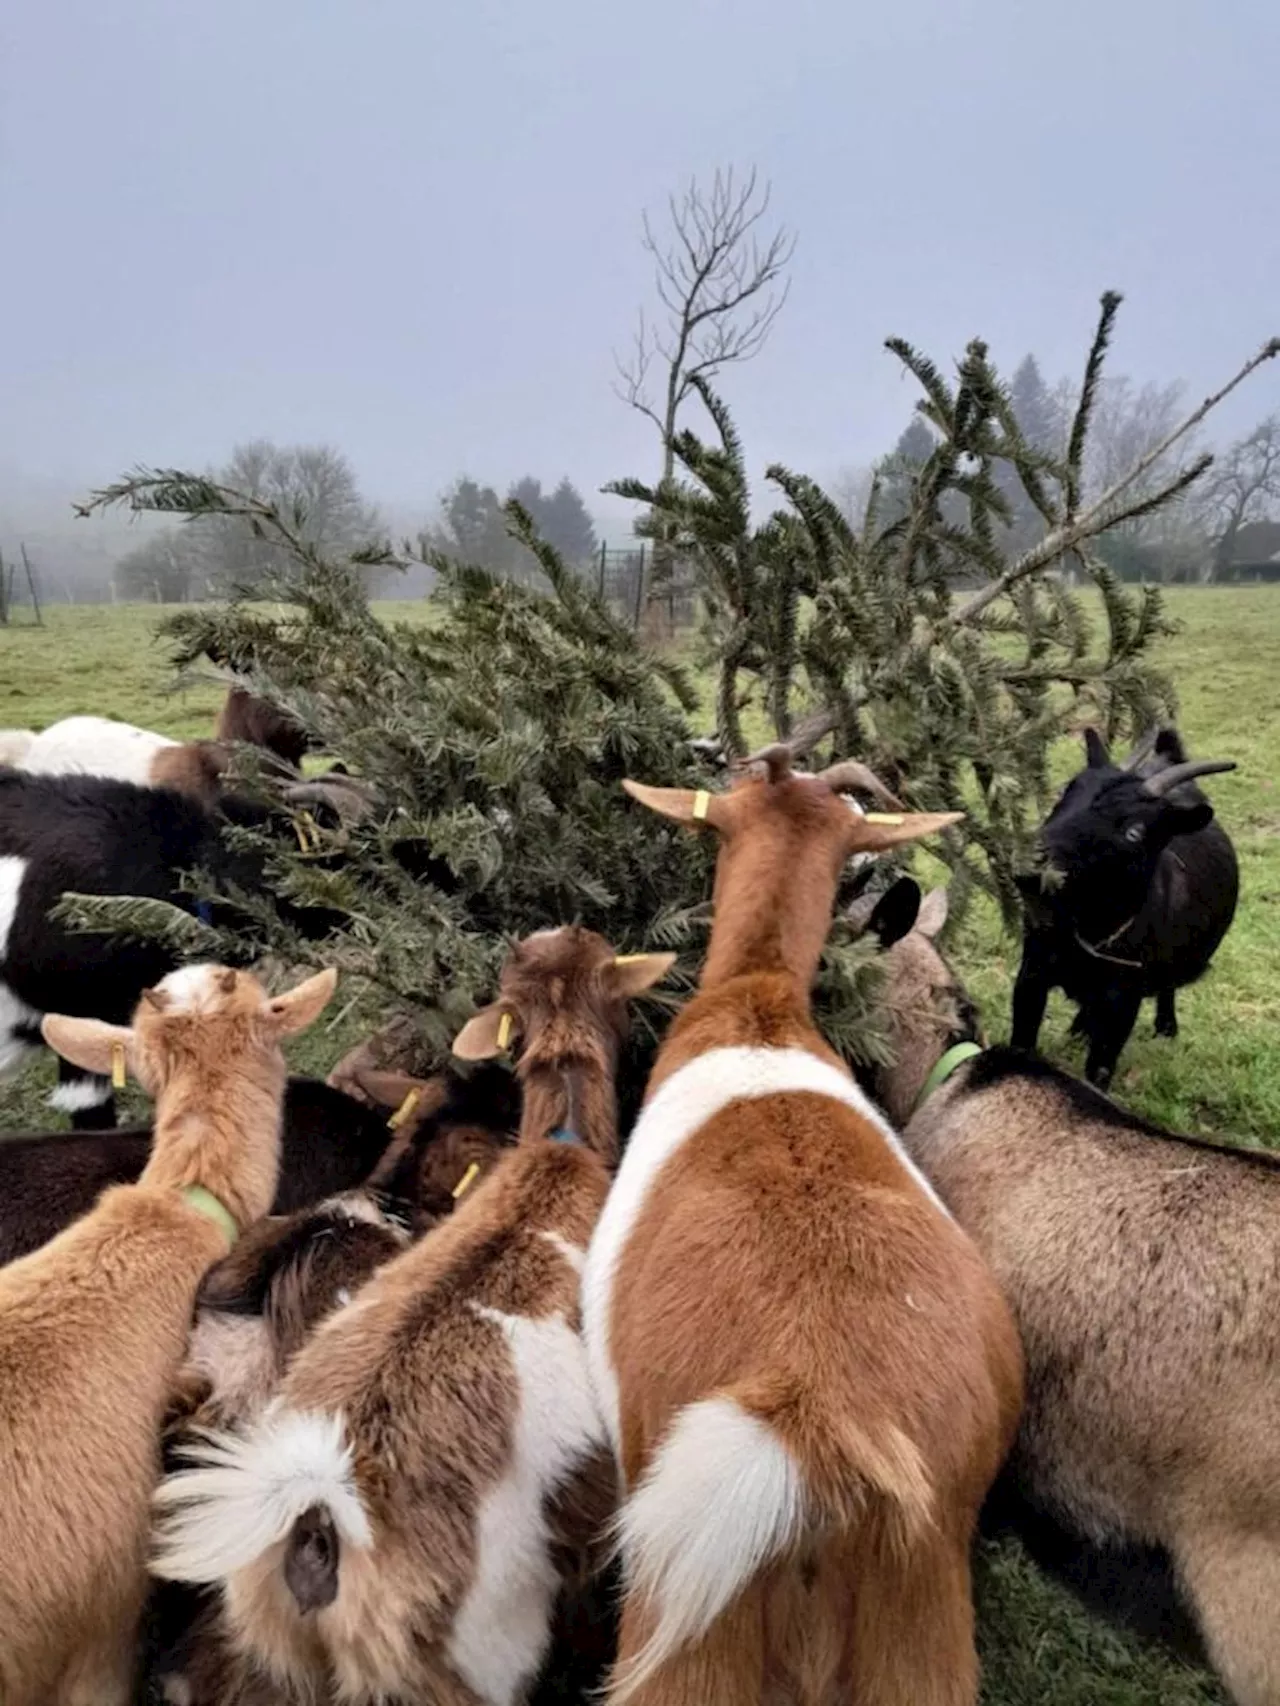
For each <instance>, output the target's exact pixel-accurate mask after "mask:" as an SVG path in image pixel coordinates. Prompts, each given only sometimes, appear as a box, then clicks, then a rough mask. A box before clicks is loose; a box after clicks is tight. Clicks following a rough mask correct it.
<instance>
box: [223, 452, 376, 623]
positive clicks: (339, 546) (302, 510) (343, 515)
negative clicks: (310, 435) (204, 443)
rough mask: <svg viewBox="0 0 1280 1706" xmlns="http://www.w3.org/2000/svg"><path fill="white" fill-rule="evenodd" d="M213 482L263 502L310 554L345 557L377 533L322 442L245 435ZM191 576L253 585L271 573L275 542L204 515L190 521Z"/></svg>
mask: <svg viewBox="0 0 1280 1706" xmlns="http://www.w3.org/2000/svg"><path fill="white" fill-rule="evenodd" d="M214 477H215V478H216V479H217V481H218V483H219V484H220V485H222V486H226V487H228V488H229V489H231V490H232V491H236V492H239V493H241V494H243V495H244V496H246V497H249V498H252V499H254V500H255V501H256V502H258V503H262V504H268V505H270V506H271V507H272V508H273V509H274V510H276V511H277V512H278V513H279V514H280V515H281V516H282V517H283V518H284V519H285V520H286V521H287V522H288V524H289V526H290V527H291V528H292V529H293V531H294V533H295V535H296V537H297V538H298V539H300V540H301V541H303V542H304V543H305V544H307V545H310V546H314V547H315V548H316V549H317V550H318V551H322V552H326V553H329V554H333V553H345V554H350V553H351V552H352V551H354V550H356V549H358V548H359V547H360V546H362V545H365V544H367V543H368V542H369V541H370V540H371V539H372V538H373V537H374V536H375V535H376V533H377V531H378V526H379V523H378V516H377V512H376V511H375V510H374V509H373V508H372V507H371V506H370V505H369V504H367V503H366V502H365V500H364V498H363V497H362V496H361V493H360V486H359V482H358V480H357V479H356V475H355V471H354V469H353V468H352V466H351V464H350V463H349V462H348V461H347V458H346V457H345V456H344V455H343V454H342V452H341V451H340V450H336V449H334V448H333V446H331V445H327V444H295V445H276V444H273V443H272V442H271V441H270V440H269V439H265V438H258V439H253V440H251V441H250V442H248V443H246V444H241V445H237V447H236V448H235V450H233V451H232V453H231V457H230V460H229V461H228V462H227V464H226V465H225V467H223V468H221V469H219V470H218V472H217V474H216V475H215V476H214ZM189 548H190V549H192V551H193V552H194V554H195V556H196V563H195V566H194V568H193V576H194V578H196V579H201V580H203V581H204V582H205V583H206V584H207V585H209V586H211V587H215V588H220V589H223V590H226V589H229V588H232V587H249V588H253V587H257V586H259V585H261V584H262V582H263V581H265V580H267V579H268V578H270V577H271V576H272V575H274V574H278V573H279V572H280V570H281V567H282V565H283V564H284V561H285V555H284V553H283V548H282V547H281V545H280V544H279V543H278V542H277V541H275V540H272V539H268V538H267V537H265V536H264V534H263V533H262V531H261V529H259V528H255V526H254V525H253V523H252V522H251V521H250V520H248V519H246V518H245V517H242V516H208V517H205V518H202V519H201V520H199V521H198V522H196V523H194V524H193V529H192V537H191V542H190V547H189Z"/></svg>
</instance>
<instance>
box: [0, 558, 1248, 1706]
mask: <svg viewBox="0 0 1280 1706" xmlns="http://www.w3.org/2000/svg"><path fill="white" fill-rule="evenodd" d="M1169 606H1170V610H1171V613H1172V614H1173V615H1174V616H1175V617H1176V618H1178V619H1179V620H1180V621H1181V622H1182V623H1183V625H1184V626H1183V631H1182V633H1181V634H1179V635H1178V636H1176V637H1175V638H1174V639H1172V640H1170V641H1168V642H1166V643H1165V646H1164V648H1163V650H1162V653H1161V658H1160V661H1161V663H1162V664H1163V666H1164V667H1165V668H1166V669H1167V670H1168V671H1169V673H1170V674H1171V676H1172V677H1173V680H1174V682H1175V684H1176V686H1177V690H1178V694H1179V699H1180V722H1181V726H1182V728H1183V730H1184V733H1185V735H1186V738H1187V740H1188V741H1189V743H1190V745H1191V748H1192V750H1193V752H1194V753H1195V754H1196V755H1197V756H1204V757H1224V758H1235V759H1237V760H1238V761H1239V763H1240V770H1239V771H1238V772H1236V773H1235V774H1234V775H1230V776H1224V777H1218V778H1215V779H1214V781H1213V782H1212V783H1211V788H1212V791H1213V798H1214V801H1215V803H1216V805H1217V807H1218V811H1219V815H1220V817H1221V819H1222V821H1223V823H1224V824H1225V825H1226V827H1227V828H1228V829H1229V830H1230V831H1231V833H1232V835H1233V836H1234V838H1235V841H1236V846H1237V849H1238V851H1239V854H1240V862H1241V890H1242V892H1241V904H1240V912H1239V915H1238V917H1237V920H1236V924H1235V926H1234V928H1233V930H1232V931H1231V933H1230V934H1229V935H1228V937H1227V939H1226V942H1225V943H1224V944H1223V946H1222V948H1221V950H1220V951H1219V953H1218V956H1217V959H1216V961H1215V963H1214V966H1213V969H1212V970H1211V972H1210V973H1209V975H1208V977H1206V978H1205V980H1204V981H1203V982H1202V983H1201V984H1200V985H1198V986H1197V987H1196V988H1194V989H1191V990H1188V991H1186V992H1184V994H1183V995H1181V996H1180V998H1179V1013H1180V1018H1181V1023H1182V1035H1181V1036H1180V1038H1179V1039H1178V1041H1177V1042H1176V1043H1173V1044H1170V1043H1168V1042H1162V1041H1158V1040H1156V1039H1154V1038H1153V1037H1152V1035H1151V1015H1150V1012H1144V1014H1143V1016H1142V1019H1141V1021H1140V1026H1139V1030H1138V1031H1137V1032H1136V1033H1135V1036H1134V1038H1133V1040H1132V1042H1131V1043H1130V1045H1129V1047H1128V1049H1127V1050H1126V1052H1125V1055H1124V1057H1123V1059H1122V1062H1121V1069H1120V1072H1119V1074H1118V1076H1117V1080H1116V1084H1115V1092H1116V1094H1117V1095H1118V1096H1119V1097H1120V1098H1121V1099H1122V1100H1123V1101H1125V1102H1127V1103H1128V1104H1130V1105H1131V1106H1132V1107H1134V1108H1135V1109H1137V1110H1138V1111H1139V1112H1141V1113H1143V1114H1145V1115H1147V1116H1148V1117H1150V1118H1153V1119H1157V1120H1161V1121H1163V1122H1165V1123H1168V1124H1171V1125H1175V1126H1180V1127H1182V1128H1183V1129H1185V1130H1190V1131H1195V1132H1206V1133H1211V1134H1212V1133H1216V1134H1219V1135H1230V1136H1235V1137H1238V1138H1240V1139H1243V1140H1245V1141H1249V1142H1259V1143H1264V1144H1271V1143H1273V1142H1274V1141H1275V1138H1276V1134H1280V1050H1277V1048H1276V1047H1275V1039H1276V1037H1277V1034H1280V1033H1278V1029H1277V1026H1278V1022H1280V986H1278V985H1277V981H1276V977H1275V972H1276V969H1277V967H1280V839H1278V838H1277V834H1276V831H1277V829H1280V792H1278V791H1277V787H1276V782H1275V778H1276V777H1277V776H1280V592H1276V591H1273V590H1270V589H1265V588H1239V589H1236V588H1231V589H1224V590H1217V589H1194V590H1178V591H1175V592H1173V593H1171V595H1170V599H1169ZM385 610H386V613H387V614H395V615H417V614H419V613H420V611H421V606H417V607H414V606H405V605H401V606H399V607H397V606H394V605H388V606H386V607H385ZM157 615H158V612H157V611H156V610H155V609H154V608H144V607H127V606H114V607H110V606H109V607H103V608H99V609H84V608H81V609H67V608H53V609H51V610H50V611H49V612H48V620H47V626H46V627H45V628H44V629H33V628H26V627H18V628H11V629H0V725H10V726H12V725H18V726H28V727H34V728H40V727H43V726H44V725H45V724H46V723H48V722H51V721H53V720H54V719H55V718H57V717H61V716H67V715H70V714H72V713H74V712H96V713H100V714H104V715H108V716H117V717H123V718H126V719H127V720H129V721H131V722H136V723H141V724H143V725H145V726H147V727H150V728H155V729H159V730H161V731H162V732H164V733H167V734H173V735H178V736H191V735H198V734H204V733H208V732H210V730H211V729H212V723H213V715H214V711H215V709H216V706H217V703H218V699H219V694H218V692H217V690H216V689H212V688H211V689H207V690H204V689H202V690H200V691H197V692H191V693H187V694H183V695H167V694H166V693H165V691H164V689H165V684H166V682H167V680H168V678H169V673H170V672H169V669H168V665H167V662H166V657H165V651H164V647H163V645H162V644H158V643H156V642H155V641H154V639H153V634H154V628H155V623H156V620H157ZM1075 762H1076V755H1075V754H1074V753H1073V752H1071V751H1070V750H1068V749H1067V748H1066V747H1064V750H1063V752H1062V754H1061V763H1062V767H1063V773H1064V774H1065V773H1067V771H1068V770H1069V769H1070V768H1071V767H1072V765H1073V764H1074V763H1075ZM917 861H918V872H919V875H920V877H921V878H922V880H923V881H924V882H926V884H927V883H929V882H933V881H937V880H939V877H940V873H941V867H940V866H938V865H937V864H935V863H934V862H933V861H932V860H931V859H929V858H928V856H927V855H926V854H917ZM952 952H953V958H954V960H955V964H956V966H957V969H958V970H959V971H960V972H961V974H962V975H963V976H964V978H965V979H966V981H967V982H968V984H969V985H970V987H971V989H972V991H973V993H974V995H975V996H976V997H977V998H978V1000H979V1001H980V1003H981V1005H982V1010H983V1015H984V1018H985V1020H986V1023H987V1027H988V1029H989V1031H990V1033H991V1035H992V1037H993V1038H1000V1037H1003V1036H1005V1035H1007V1030H1008V1011H1009V994H1010V989H1011V987H1012V981H1013V974H1014V972H1015V971H1016V969H1017V959H1018V944H1017V943H1016V942H1014V941H1012V940H1010V939H1009V938H1008V937H1005V936H1004V935H1002V933H1001V931H1000V928H999V924H998V921H997V919H996V917H995V915H994V912H993V910H992V909H991V908H990V907H987V906H983V905H980V906H976V907H975V908H974V910H973V911H972V913H971V914H970V916H969V917H968V918H967V919H966V921H965V923H964V926H963V928H962V930H961V931H960V932H959V937H958V940H957V941H956V942H955V943H954V944H953V947H952ZM1069 1018H1070V1011H1069V1009H1068V1008H1067V1006H1066V1004H1065V1003H1064V1002H1062V1001H1061V999H1060V998H1059V999H1058V1000H1056V1001H1055V1003H1054V1005H1053V1006H1052V1007H1051V1009H1050V1018H1049V1023H1048V1025H1047V1027H1046V1031H1045V1035H1044V1038H1043V1044H1044V1046H1045V1048H1046V1050H1047V1052H1049V1053H1050V1054H1052V1055H1054V1056H1056V1057H1057V1058H1059V1059H1062V1060H1064V1061H1066V1062H1067V1063H1069V1064H1071V1065H1073V1066H1076V1067H1078V1066H1079V1064H1080V1062H1079V1055H1078V1053H1077V1051H1076V1049H1075V1047H1074V1045H1071V1046H1069V1045H1068V1043H1067V1039H1066V1029H1067V1024H1068V1022H1069ZM348 1040H349V1039H348V1038H347V1037H346V1036H345V1035H343V1034H342V1032H341V1031H340V1030H339V1031H337V1032H326V1031H325V1029H324V1028H323V1027H320V1028H319V1029H318V1030H317V1031H316V1032H315V1033H313V1034H312V1035H310V1036H309V1037H307V1038H304V1039H303V1041H302V1044H301V1046H300V1047H299V1049H298V1050H297V1051H296V1054H295V1064H297V1065H298V1066H299V1067H301V1068H302V1069H303V1070H314V1071H323V1070H325V1069H326V1068H327V1066H328V1065H329V1064H330V1063H331V1061H332V1060H333V1059H334V1058H336V1056H337V1054H338V1053H339V1052H340V1050H341V1048H342V1047H344V1046H346V1044H347V1042H348ZM51 1078H52V1067H51V1065H50V1064H49V1063H48V1062H41V1063H39V1064H38V1065H36V1066H34V1067H32V1068H31V1069H30V1070H28V1071H27V1072H26V1073H25V1074H24V1076H23V1077H22V1078H21V1079H19V1080H17V1081H15V1082H12V1083H10V1084H8V1085H5V1086H0V1131H3V1130H6V1129H8V1130H13V1129H17V1128H20V1127H22V1126H36V1125H47V1124H49V1123H50V1118H49V1115H48V1114H47V1112H46V1111H45V1110H44V1109H43V1107H42V1103H41V1097H42V1095H43V1091H44V1087H45V1086H46V1085H47V1083H48V1082H49V1081H50V1080H51ZM978 1603H979V1609H980V1619H979V1626H980V1633H981V1641H982V1648H983V1660H984V1668H985V1684H984V1691H983V1700H984V1703H985V1706H1208V1703H1215V1702H1216V1703H1219V1706H1221V1703H1223V1702H1224V1700H1225V1697H1224V1696H1223V1695H1222V1694H1221V1693H1220V1691H1218V1690H1217V1689H1216V1688H1215V1687H1214V1685H1213V1684H1212V1683H1211V1682H1210V1681H1208V1680H1207V1679H1206V1678H1204V1677H1203V1676H1201V1675H1200V1674H1199V1673H1198V1672H1194V1671H1191V1670H1188V1669H1187V1668H1185V1667H1184V1666H1182V1665H1180V1664H1177V1663H1175V1662H1172V1661H1170V1660H1167V1659H1165V1658H1164V1657H1163V1656H1162V1655H1160V1654H1158V1653H1153V1652H1150V1651H1147V1650H1144V1649H1141V1648H1139V1647H1137V1646H1135V1645H1133V1644H1131V1643H1129V1642H1127V1641H1125V1640H1122V1639H1120V1638H1118V1637H1117V1636H1115V1635H1114V1634H1112V1633H1111V1632H1110V1631H1108V1630H1106V1629H1105V1628H1103V1627H1102V1626H1101V1625H1100V1624H1098V1623H1096V1622H1094V1621H1092V1620H1091V1619H1089V1618H1087V1617H1085V1616H1084V1615H1083V1614H1082V1613H1080V1612H1079V1611H1077V1610H1076V1608H1075V1607H1074V1604H1073V1603H1072V1602H1070V1601H1069V1600H1068V1599H1067V1598H1066V1597H1065V1596H1063V1595H1062V1594H1060V1593H1059V1592H1058V1591H1057V1590H1056V1589H1054V1588H1053V1587H1051V1586H1050V1585H1049V1584H1048V1583H1046V1582H1045V1581H1044V1580H1043V1579H1042V1578H1041V1577H1040V1576H1039V1575H1038V1574H1037V1573H1036V1571H1035V1570H1034V1569H1033V1568H1031V1566H1029V1565H1028V1564H1027V1563H1026V1562H1025V1560H1024V1559H1023V1558H1022V1556H1021V1554H1020V1553H1019V1552H1018V1551H1017V1549H1016V1548H1012V1547H1002V1548H991V1549H984V1550H983V1551H982V1553H981V1556H980V1559H979V1569H978Z"/></svg>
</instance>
